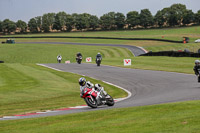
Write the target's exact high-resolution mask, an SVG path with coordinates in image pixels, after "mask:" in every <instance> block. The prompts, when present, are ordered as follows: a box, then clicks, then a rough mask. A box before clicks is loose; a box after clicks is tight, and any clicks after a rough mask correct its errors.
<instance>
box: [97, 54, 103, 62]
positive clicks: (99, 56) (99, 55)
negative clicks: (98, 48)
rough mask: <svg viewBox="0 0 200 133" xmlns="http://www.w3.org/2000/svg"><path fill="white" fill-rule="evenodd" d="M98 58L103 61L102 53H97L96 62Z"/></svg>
mask: <svg viewBox="0 0 200 133" xmlns="http://www.w3.org/2000/svg"><path fill="white" fill-rule="evenodd" d="M97 58H100V60H102V56H101V54H100V53H97V55H96V61H97Z"/></svg>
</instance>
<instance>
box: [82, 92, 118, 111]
mask: <svg viewBox="0 0 200 133" xmlns="http://www.w3.org/2000/svg"><path fill="white" fill-rule="evenodd" d="M81 98H84V100H85V102H86V104H87V105H88V106H90V107H91V108H97V106H100V105H108V106H113V105H114V104H115V102H114V100H113V98H112V97H111V96H110V95H109V94H106V95H105V94H104V93H103V90H100V91H96V90H94V88H92V89H90V88H85V89H84V91H83V95H82V96H81Z"/></svg>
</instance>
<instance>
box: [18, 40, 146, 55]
mask: <svg viewBox="0 0 200 133" xmlns="http://www.w3.org/2000/svg"><path fill="white" fill-rule="evenodd" d="M18 43H25V44H26V43H30V44H35V43H38V44H68V45H88V46H112V47H122V48H127V49H129V50H130V51H131V52H132V53H133V54H134V55H135V56H139V55H141V54H145V53H147V51H146V50H145V49H143V48H140V47H137V46H131V45H121V44H90V43H70V42H18Z"/></svg>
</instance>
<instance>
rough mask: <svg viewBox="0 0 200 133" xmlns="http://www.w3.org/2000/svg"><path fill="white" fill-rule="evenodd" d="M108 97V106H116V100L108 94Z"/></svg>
mask: <svg viewBox="0 0 200 133" xmlns="http://www.w3.org/2000/svg"><path fill="white" fill-rule="evenodd" d="M106 97H109V98H106V104H107V105H108V106H113V105H114V104H115V101H114V99H113V98H112V97H111V96H110V95H108V94H107V96H106Z"/></svg>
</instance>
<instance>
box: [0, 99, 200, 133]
mask: <svg viewBox="0 0 200 133" xmlns="http://www.w3.org/2000/svg"><path fill="white" fill-rule="evenodd" d="M199 106H200V103H199V101H189V102H183V103H170V104H160V105H152V106H144V107H131V108H120V109H112V110H101V111H90V112H85V113H78V114H69V115H62V116H53V117H44V118H34V119H22V120H12V121H0V132H1V133H10V132H12V133H31V132H34V133H44V132H48V133H78V132H81V133H87V132H95V133H105V132H115V133H133V132H136V133H155V132H156V133H161V132H162V133H198V132H199V131H200V127H199V124H200V121H199V119H200V114H199V112H200V108H199ZM97 129H98V130H97Z"/></svg>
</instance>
